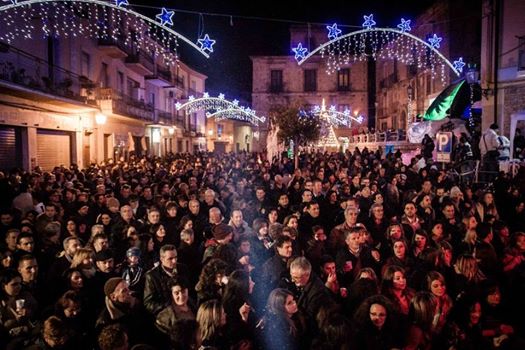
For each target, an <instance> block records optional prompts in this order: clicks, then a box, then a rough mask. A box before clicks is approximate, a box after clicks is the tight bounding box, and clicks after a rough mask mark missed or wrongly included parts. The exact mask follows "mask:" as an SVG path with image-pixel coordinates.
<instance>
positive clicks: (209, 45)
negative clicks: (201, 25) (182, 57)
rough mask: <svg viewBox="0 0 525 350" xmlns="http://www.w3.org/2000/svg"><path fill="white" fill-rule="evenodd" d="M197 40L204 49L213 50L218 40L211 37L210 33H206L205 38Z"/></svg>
mask: <svg viewBox="0 0 525 350" xmlns="http://www.w3.org/2000/svg"><path fill="white" fill-rule="evenodd" d="M197 41H198V42H199V45H200V46H201V50H202V51H206V50H208V51H210V52H213V45H214V44H215V41H216V40H213V39H210V37H209V35H208V34H205V35H204V38H203V39H199V40H197Z"/></svg>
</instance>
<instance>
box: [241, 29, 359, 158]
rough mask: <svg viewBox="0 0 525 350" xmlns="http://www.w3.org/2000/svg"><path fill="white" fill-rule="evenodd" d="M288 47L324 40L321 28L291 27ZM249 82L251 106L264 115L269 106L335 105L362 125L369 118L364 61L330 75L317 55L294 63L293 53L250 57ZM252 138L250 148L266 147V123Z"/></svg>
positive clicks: (260, 148)
mask: <svg viewBox="0 0 525 350" xmlns="http://www.w3.org/2000/svg"><path fill="white" fill-rule="evenodd" d="M290 34H291V40H290V47H297V45H298V44H299V43H302V44H303V46H305V47H307V48H308V49H309V51H312V50H314V49H315V48H316V47H317V46H318V45H320V44H323V43H324V42H326V41H328V38H327V36H326V35H327V30H326V28H324V27H320V28H317V27H310V28H306V27H304V26H292V27H291V29H290ZM251 60H252V66H253V83H252V105H253V109H255V110H256V111H257V112H258V113H260V114H262V115H265V116H268V115H269V112H270V111H271V110H272V108H275V107H279V106H290V105H293V104H301V105H303V106H304V107H305V109H307V110H308V109H311V108H313V107H314V106H316V105H318V106H321V104H322V103H323V100H324V101H325V103H326V106H327V107H330V106H335V107H336V109H337V110H338V111H341V112H342V111H344V110H346V109H349V110H350V112H351V113H352V115H354V116H362V117H363V118H364V120H363V122H362V124H361V125H358V126H357V125H356V124H354V125H353V127H354V128H355V129H357V128H364V127H366V125H367V121H368V118H369V108H368V107H369V106H368V83H369V80H368V74H367V62H355V63H351V64H348V65H345V66H343V67H342V69H341V70H339V72H337V73H334V74H331V75H329V74H327V73H326V65H325V62H324V60H323V59H322V58H321V57H320V56H313V57H311V58H309V59H308V60H307V61H306V62H305V63H303V64H302V65H300V66H299V65H298V64H297V61H296V60H295V58H294V56H293V55H291V56H252V57H251ZM258 131H259V135H258V136H259V137H258V138H255V137H254V149H256V150H262V149H264V148H265V147H266V137H267V133H268V123H265V124H262V125H261V126H260V128H259V130H258Z"/></svg>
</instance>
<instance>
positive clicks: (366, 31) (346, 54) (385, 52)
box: [292, 14, 462, 86]
mask: <svg viewBox="0 0 525 350" xmlns="http://www.w3.org/2000/svg"><path fill="white" fill-rule="evenodd" d="M364 19H365V21H364V22H363V29H360V30H357V31H353V32H351V33H347V34H344V35H339V34H338V36H337V37H335V38H332V39H331V40H329V41H328V42H326V43H324V44H322V45H320V46H319V47H317V48H316V49H315V50H312V51H311V52H309V53H307V52H308V50H307V49H306V48H303V47H302V44H299V45H298V46H297V47H296V48H292V51H293V52H294V53H295V59H296V60H297V62H298V64H299V65H301V64H303V63H304V62H306V61H307V60H308V59H309V58H310V57H312V56H314V55H320V56H321V58H324V59H325V60H326V73H327V74H329V75H330V74H333V73H335V72H337V71H339V70H340V69H341V68H342V67H344V66H348V65H350V64H352V63H356V62H367V61H368V60H369V59H370V58H372V59H373V60H378V59H382V60H394V59H396V60H397V61H399V62H401V63H404V64H406V65H410V66H416V67H417V68H418V69H419V70H425V71H429V72H430V73H431V74H430V75H431V77H432V79H436V78H438V77H440V78H441V84H442V85H443V86H445V85H446V84H447V80H448V79H447V76H446V74H445V73H446V69H445V67H446V66H448V67H449V68H450V69H451V70H452V71H453V72H454V73H455V74H456V75H457V76H458V77H459V76H460V75H461V68H462V67H461V66H460V65H458V64H453V63H452V62H451V61H450V60H448V59H447V58H446V57H445V56H444V55H443V54H442V53H441V52H440V51H439V50H438V48H439V47H440V43H441V41H442V40H443V38H441V37H438V36H437V35H436V34H433V35H432V36H431V37H429V39H428V41H425V40H423V39H421V38H418V37H417V36H415V35H413V34H411V33H410V30H411V27H410V22H411V21H410V20H405V19H404V18H403V19H401V23H400V24H399V25H398V26H397V27H398V29H395V28H379V27H375V25H376V22H375V21H374V19H373V15H372V14H370V15H369V16H364ZM327 28H332V27H327ZM329 30H330V29H329ZM458 68H459V69H458Z"/></svg>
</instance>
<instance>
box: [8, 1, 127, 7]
mask: <svg viewBox="0 0 525 350" xmlns="http://www.w3.org/2000/svg"><path fill="white" fill-rule="evenodd" d="M14 1H18V0H14ZM115 3H116V4H117V6H118V7H122V6H124V5H126V6H127V5H129V3H128V0H115Z"/></svg>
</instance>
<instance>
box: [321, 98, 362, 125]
mask: <svg viewBox="0 0 525 350" xmlns="http://www.w3.org/2000/svg"><path fill="white" fill-rule="evenodd" d="M312 114H314V115H319V117H320V119H321V120H324V121H326V122H328V123H329V124H330V125H332V126H345V127H351V126H352V121H355V122H357V123H358V124H361V123H362V122H363V116H361V115H360V116H358V117H354V116H352V114H351V113H350V110H349V109H345V110H344V111H343V112H339V111H337V110H336V108H335V106H330V108H329V109H328V110H327V109H326V107H325V105H324V100H323V105H322V106H318V105H316V106H314V107H313V109H312Z"/></svg>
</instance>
